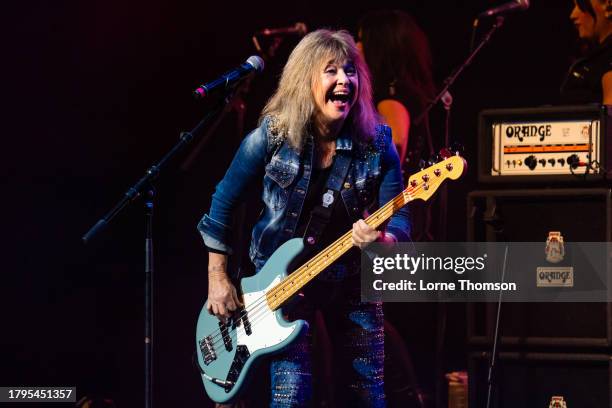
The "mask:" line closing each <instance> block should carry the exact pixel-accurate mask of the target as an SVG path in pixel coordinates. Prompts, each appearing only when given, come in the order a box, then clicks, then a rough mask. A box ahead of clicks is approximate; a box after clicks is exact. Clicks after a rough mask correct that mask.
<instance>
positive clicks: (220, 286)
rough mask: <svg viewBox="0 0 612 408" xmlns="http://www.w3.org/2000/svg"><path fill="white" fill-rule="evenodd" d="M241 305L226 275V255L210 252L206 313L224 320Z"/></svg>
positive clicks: (234, 288)
mask: <svg viewBox="0 0 612 408" xmlns="http://www.w3.org/2000/svg"><path fill="white" fill-rule="evenodd" d="M241 306H242V302H240V299H238V293H237V292H236V287H235V286H234V284H233V283H232V281H231V280H230V278H229V276H228V275H227V255H223V254H216V253H212V252H211V253H210V254H209V257H208V303H207V305H206V308H207V309H208V313H210V314H212V315H215V316H217V317H218V318H219V319H220V320H221V321H223V322H225V321H226V320H227V319H228V318H229V317H230V316H231V315H232V313H233V312H235V311H236V309H238V308H239V307H241Z"/></svg>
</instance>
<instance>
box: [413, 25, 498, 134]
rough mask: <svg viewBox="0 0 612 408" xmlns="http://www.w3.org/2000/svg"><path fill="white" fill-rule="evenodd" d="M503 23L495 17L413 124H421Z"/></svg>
mask: <svg viewBox="0 0 612 408" xmlns="http://www.w3.org/2000/svg"><path fill="white" fill-rule="evenodd" d="M503 23H504V18H503V17H502V16H497V19H496V21H495V24H493V27H491V29H490V30H489V32H487V34H486V35H485V36H484V37H483V38H482V40H481V41H480V44H478V47H476V48H475V49H474V50H473V51H472V52H471V53H470V55H469V56H468V57H467V59H466V60H465V61H464V62H463V64H461V65H460V66H459V67H457V68H456V69H455V70H454V71H453V73H452V74H450V76H449V77H448V78H446V79H445V80H444V87H443V88H442V89H441V90H440V92H439V93H438V95H437V96H436V97H435V98H434V99H432V100H431V101H430V102H429V103H428V104H427V106H426V107H425V109H424V110H423V112H421V114H420V115H419V116H418V117H417V118H416V120H415V121H414V123H415V124H417V125H418V124H419V123H421V122H422V121H423V119H424V118H425V117H426V116H427V114H428V113H429V111H430V110H431V108H433V107H434V106H435V105H437V104H438V102H439V101H440V99H441V98H442V96H443V95H444V94H445V93H446V91H448V88H450V87H451V86H452V85H453V84H454V83H455V80H456V79H457V77H458V76H459V75H460V74H461V73H462V72H463V70H464V69H465V68H466V67H467V66H468V65H470V64H471V63H472V60H473V59H474V57H476V54H478V52H479V51H480V50H481V49H482V47H484V46H485V45H486V44H487V43H488V42H489V40H490V39H491V36H492V35H493V33H494V32H495V31H497V29H498V28H500V27H501V26H502V25H503Z"/></svg>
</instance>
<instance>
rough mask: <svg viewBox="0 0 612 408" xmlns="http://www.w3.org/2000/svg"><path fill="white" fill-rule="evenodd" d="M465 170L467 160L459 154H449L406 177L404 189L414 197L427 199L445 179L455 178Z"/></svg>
mask: <svg viewBox="0 0 612 408" xmlns="http://www.w3.org/2000/svg"><path fill="white" fill-rule="evenodd" d="M466 170H467V162H466V161H465V159H464V158H463V157H461V156H458V155H455V156H450V157H448V158H446V159H444V160H442V161H441V162H439V163H436V164H433V165H431V166H430V167H427V168H426V169H423V170H421V171H419V172H417V173H415V174H413V175H412V176H410V178H409V179H408V187H407V188H406V190H404V191H405V192H406V193H408V194H409V195H410V197H411V198H412V199H413V200H414V199H421V200H423V201H426V200H428V199H429V198H430V197H431V196H432V195H433V194H434V193H435V192H436V190H437V189H438V187H440V185H441V184H442V183H443V182H444V181H445V180H446V179H451V180H456V179H458V178H459V177H461V176H462V175H463V174H464V173H465V171H466Z"/></svg>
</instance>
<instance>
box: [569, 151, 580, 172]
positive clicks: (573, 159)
mask: <svg viewBox="0 0 612 408" xmlns="http://www.w3.org/2000/svg"><path fill="white" fill-rule="evenodd" d="M579 163H580V157H578V155H577V154H572V155H571V156H569V157H568V158H567V165H568V166H570V167H571V168H572V169H575V168H576V167H578V164H579Z"/></svg>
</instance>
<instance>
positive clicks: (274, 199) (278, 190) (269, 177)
mask: <svg viewBox="0 0 612 408" xmlns="http://www.w3.org/2000/svg"><path fill="white" fill-rule="evenodd" d="M296 175H297V169H295V168H294V167H293V166H292V165H290V164H287V163H284V162H282V161H281V160H274V159H273V160H272V161H271V162H270V163H269V164H268V165H267V166H266V175H265V177H264V191H263V201H264V203H266V205H267V206H268V207H270V208H272V209H274V210H280V209H282V208H284V207H285V206H286V205H287V199H288V197H289V186H290V185H291V183H293V180H294V179H295V176H296Z"/></svg>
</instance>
